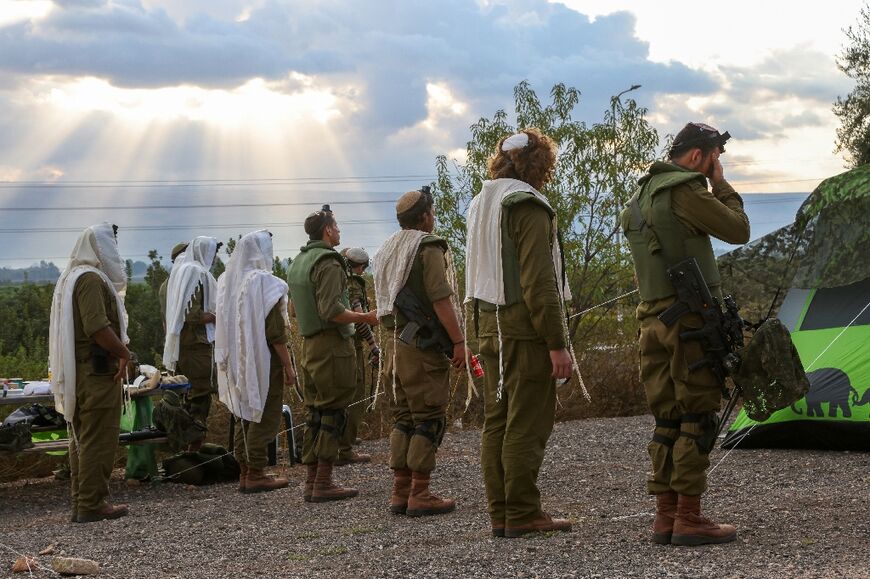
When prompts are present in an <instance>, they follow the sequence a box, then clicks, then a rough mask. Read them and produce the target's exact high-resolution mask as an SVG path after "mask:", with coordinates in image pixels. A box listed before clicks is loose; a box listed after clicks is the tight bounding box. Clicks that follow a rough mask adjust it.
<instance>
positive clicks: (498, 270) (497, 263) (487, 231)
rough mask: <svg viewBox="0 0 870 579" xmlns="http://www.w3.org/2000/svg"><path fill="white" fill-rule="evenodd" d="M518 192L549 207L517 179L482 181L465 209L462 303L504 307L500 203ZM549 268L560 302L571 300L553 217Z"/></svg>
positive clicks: (536, 193)
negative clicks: (554, 278)
mask: <svg viewBox="0 0 870 579" xmlns="http://www.w3.org/2000/svg"><path fill="white" fill-rule="evenodd" d="M518 192H526V193H531V194H532V195H534V196H535V197H537V198H538V199H540V200H541V201H542V202H543V203H545V204H546V205H547V207H550V208H551V209H552V207H551V206H550V203H549V201H547V198H546V197H544V196H543V195H542V194H541V193H539V192H538V191H537V190H536V189H535V188H534V187H532V186H531V185H529V184H528V183H525V182H524V181H519V180H517V179H494V180H491V181H484V182H483V188H482V189H481V190H480V193H478V194H477V196H475V197H474V199H472V200H471V204H470V205H469V207H468V216H467V226H468V237H467V242H466V249H465V258H466V261H465V301H466V302H469V301H471V300H472V299H474V298H477V299H480V300H483V301H485V302H489V303H491V304H496V305H499V306H503V305H505V294H504V271H503V269H502V262H501V216H502V202H503V201H504V200H505V198H506V197H507V196H508V195H510V194H512V193H518ZM552 246H553V267H554V268H555V271H556V279H557V283H560V284H561V285H562V287H561V288H559V289H560V290H561V292H560V293H561V294H562V299H563V300H566V301H567V300H570V299H571V289H570V288H569V287H568V283H567V280H565V276H564V272H563V271H562V247H561V245H560V244H559V238H558V234H557V225H556V219H555V217H554V218H553V240H552Z"/></svg>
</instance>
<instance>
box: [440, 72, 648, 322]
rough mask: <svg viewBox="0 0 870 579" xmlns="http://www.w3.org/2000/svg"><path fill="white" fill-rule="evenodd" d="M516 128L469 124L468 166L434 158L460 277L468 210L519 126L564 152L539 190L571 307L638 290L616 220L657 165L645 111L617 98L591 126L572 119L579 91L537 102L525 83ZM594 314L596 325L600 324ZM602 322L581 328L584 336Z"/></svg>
mask: <svg viewBox="0 0 870 579" xmlns="http://www.w3.org/2000/svg"><path fill="white" fill-rule="evenodd" d="M514 99H515V102H516V123H515V124H511V122H510V120H509V119H508V115H507V113H505V111H503V110H499V111H496V113H495V114H494V115H493V117H492V118H491V119H488V118H481V119H480V120H479V121H477V122H476V123H474V124H473V125H472V126H471V140H470V141H469V142H468V143H467V146H466V160H465V163H464V164H459V163H454V164H453V166H452V167H451V166H450V164H449V163H448V161H447V158H446V157H445V156H443V155H442V156H439V157H438V158H437V160H436V170H437V174H438V177H437V182H436V183H435V190H436V195H435V197H436V200H435V202H436V212H437V215H438V219H439V221H438V233H439V234H440V235H442V236H443V237H445V238H446V239H447V241H448V242H449V243H450V245H451V248H452V250H453V255H454V260H455V262H456V264H457V266H458V267H459V269H460V272H459V276H460V278H461V277H463V272H462V271H461V270H462V266H463V265H464V264H463V261H464V251H465V239H466V237H465V236H466V228H465V213H466V211H467V208H468V204H469V203H470V202H471V199H472V197H473V196H474V195H475V194H477V192H478V191H480V189H481V187H482V185H483V181H484V180H485V179H486V178H487V168H486V165H487V160H488V159H489V157H490V156H491V155H492V154H493V152H494V151H495V147H496V145H497V144H498V141H499V140H500V139H501V138H502V137H505V136H507V135H510V134H512V133H514V132H515V131H516V130H518V128H527V127H537V128H538V129H540V130H541V131H542V132H544V133H545V134H547V135H549V136H550V137H551V138H552V139H553V140H554V141H555V142H556V144H557V145H558V147H559V159H558V162H557V165H556V168H555V172H554V177H553V179H552V181H550V183H548V184H547V185H546V186H545V187H544V188H543V190H542V191H541V192H542V193H543V194H544V195H546V197H547V198H548V199H549V201H550V203H551V205H552V206H553V208H554V209H555V210H556V212H557V214H558V219H559V229H560V231H561V233H562V236H563V241H564V249H565V260H566V264H567V269H568V276H569V281H570V284H571V289H572V293H573V294H574V301H573V304H572V306H573V309H574V310H575V311H580V310H583V309H585V308H587V307H589V306H592V305H595V304H598V303H600V302H603V301H605V300H606V299H609V298H611V297H614V296H615V295H617V294H619V293H622V292H625V291H627V290H630V289H633V287H634V284H633V282H632V277H633V268H632V264H631V259H630V254H629V252H628V249H627V246H626V245H625V244H624V241H623V240H622V239H621V235H620V234H619V231H618V226H617V216H618V214H619V211H620V210H621V209H622V208H623V207H624V206H625V205H626V203H627V201H628V199H629V197H630V195H631V194H632V191H633V188H634V185H635V183H636V181H637V179H638V178H639V177H640V175H641V174H642V173H643V172H644V171H645V170H646V168H647V167H648V166H649V164H650V163H651V162H652V161H653V160H655V157H656V149H657V147H658V144H659V137H658V133H657V132H656V130H655V129H654V128H653V127H652V126H651V125H650V124H649V123H648V122H647V120H646V118H645V115H646V112H647V110H646V109H645V108H642V107H638V105H637V103H636V102H635V101H634V100H631V99H627V100H626V102H625V104H623V103H622V101H621V100H619V99H618V98H616V97H614V98H613V99H612V100H611V107H610V109H609V110H608V111H605V113H604V116H603V120H602V122H600V123H595V124H593V125H592V126H587V125H586V124H585V123H583V122H581V121H577V120H575V119H574V118H573V111H574V108H575V106H576V105H577V103H578V102H579V100H580V92H579V91H578V90H577V89H575V88H572V87H566V86H565V85H564V84H557V85H556V86H554V87H553V89H552V90H551V91H550V100H551V102H550V104H547V105H544V104H542V103H541V102H540V100H539V99H538V97H537V95H536V94H535V92H534V91H533V90H532V88H531V86H530V85H529V84H528V82H525V81H524V82H521V83H520V84H518V85H517V86H516V88H515V89H514ZM600 319H601V318H600V317H594V318H593V320H600ZM596 324H597V322H596V321H590V322H587V323H584V324H583V325H582V326H581V328H582V331H581V333H580V337H581V338H582V336H584V335H587V334H588V333H589V332H591V331H592V329H593V328H594V327H595V325H596Z"/></svg>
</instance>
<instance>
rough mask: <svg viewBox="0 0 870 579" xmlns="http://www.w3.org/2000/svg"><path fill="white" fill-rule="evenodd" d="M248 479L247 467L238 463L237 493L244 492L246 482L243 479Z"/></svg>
mask: <svg viewBox="0 0 870 579" xmlns="http://www.w3.org/2000/svg"><path fill="white" fill-rule="evenodd" d="M247 478H248V465H246V464H245V463H243V462H240V463H239V492H240V493H243V492H245V485H246V484H247V481H246V480H245V479H247Z"/></svg>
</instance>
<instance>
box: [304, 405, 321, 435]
mask: <svg viewBox="0 0 870 579" xmlns="http://www.w3.org/2000/svg"><path fill="white" fill-rule="evenodd" d="M320 420H321V414H320V411H319V410H317V409H316V408H311V407H310V406H309V407H308V419H307V420H306V421H305V426H306V427H307V428H309V429H311V430H312V431H313V432H314V434H317V431H318V430H320Z"/></svg>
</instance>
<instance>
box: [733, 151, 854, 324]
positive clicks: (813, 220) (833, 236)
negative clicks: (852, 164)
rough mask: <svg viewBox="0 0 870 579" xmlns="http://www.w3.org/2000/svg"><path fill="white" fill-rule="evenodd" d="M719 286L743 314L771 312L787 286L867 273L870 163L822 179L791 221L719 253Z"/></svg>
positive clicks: (833, 283) (838, 281)
mask: <svg viewBox="0 0 870 579" xmlns="http://www.w3.org/2000/svg"><path fill="white" fill-rule="evenodd" d="M719 269H720V270H721V272H722V286H723V290H724V291H725V293H730V294H731V295H733V296H734V299H735V300H736V301H737V303H738V305H740V309H741V313H742V315H743V317H744V318H746V319H747V320H750V321H752V322H755V321H758V320H761V319H764V318H765V317H766V316H767V315H768V310H770V309H771V304H773V311H772V313H773V314H775V313H776V312H777V310H778V308H779V306H780V304H781V303H782V299H783V298H784V297H785V293H786V291H787V290H788V289H789V288H790V287H797V288H826V287H839V286H844V285H849V284H852V283H855V282H859V281H861V280H864V279H867V278H868V277H870V165H866V166H863V167H859V168H857V169H853V170H852V171H848V172H846V173H842V174H840V175H837V176H835V177H831V178H830V179H826V180H825V181H823V182H822V183H821V184H820V185H819V186H818V187H817V188H816V190H815V191H813V193H812V194H811V195H810V196H809V197H808V198H807V200H806V201H805V202H804V204H803V205H802V206H801V208H800V209H799V210H798V212H797V216H796V219H795V222H794V223H792V224H790V225H787V226H785V227H782V228H780V229H777V230H776V231H774V232H772V233H770V234H768V235H765V236H764V237H762V238H760V239H757V240H755V241H753V242H752V243H750V244H747V245H746V246H744V247H741V248H739V249H737V250H734V251H731V252H729V253H727V254H725V255H723V256H720V257H719Z"/></svg>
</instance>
